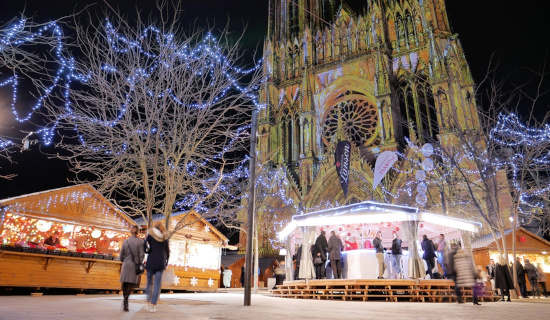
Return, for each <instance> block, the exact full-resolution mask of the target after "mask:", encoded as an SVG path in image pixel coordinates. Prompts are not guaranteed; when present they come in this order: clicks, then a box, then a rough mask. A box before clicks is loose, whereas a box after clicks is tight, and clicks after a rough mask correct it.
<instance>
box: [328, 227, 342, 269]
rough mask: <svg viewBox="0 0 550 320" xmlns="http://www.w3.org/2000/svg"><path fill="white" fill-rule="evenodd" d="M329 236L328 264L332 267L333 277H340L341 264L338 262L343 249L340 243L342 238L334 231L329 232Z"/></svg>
mask: <svg viewBox="0 0 550 320" xmlns="http://www.w3.org/2000/svg"><path fill="white" fill-rule="evenodd" d="M330 234H331V235H330V238H329V239H328V258H329V260H330V266H331V267H332V274H333V275H334V279H341V278H342V264H341V263H340V262H341V261H340V260H341V259H342V250H344V245H342V240H340V238H338V237H337V236H336V232H334V230H333V231H331V232H330Z"/></svg>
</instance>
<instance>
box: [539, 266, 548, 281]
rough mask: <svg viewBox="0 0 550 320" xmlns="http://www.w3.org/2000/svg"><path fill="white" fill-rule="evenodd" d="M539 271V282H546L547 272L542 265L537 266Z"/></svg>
mask: <svg viewBox="0 0 550 320" xmlns="http://www.w3.org/2000/svg"><path fill="white" fill-rule="evenodd" d="M537 272H538V274H539V279H538V282H546V273H544V271H542V269H541V268H540V267H538V268H537Z"/></svg>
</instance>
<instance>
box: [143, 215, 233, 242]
mask: <svg viewBox="0 0 550 320" xmlns="http://www.w3.org/2000/svg"><path fill="white" fill-rule="evenodd" d="M171 216H172V217H178V216H179V217H186V216H190V217H192V218H191V219H189V220H191V221H190V223H191V226H187V227H184V228H183V229H181V230H179V231H178V232H176V235H180V234H186V235H187V236H188V233H190V232H191V230H190V228H191V227H193V225H194V224H195V223H196V222H199V221H200V223H201V224H204V225H205V226H206V227H207V228H206V229H207V230H198V229H197V230H196V232H194V233H211V234H214V235H215V236H216V237H217V238H219V240H220V241H221V242H223V243H225V242H226V241H227V240H228V239H227V237H226V236H225V235H224V234H223V233H221V232H220V231H219V230H218V229H216V227H214V226H213V225H212V224H211V223H210V222H208V221H207V220H206V219H204V218H203V217H202V216H201V215H200V214H198V213H197V212H196V211H193V210H191V211H178V212H173V213H172V215H171ZM164 218H165V217H164V215H163V214H160V213H158V214H153V222H156V221H162V220H164ZM134 221H135V223H136V224H137V225H139V226H141V227H144V226H147V221H146V220H145V219H144V218H143V217H139V218H136V219H134ZM197 235H198V234H197ZM188 238H189V237H188ZM195 240H198V239H195Z"/></svg>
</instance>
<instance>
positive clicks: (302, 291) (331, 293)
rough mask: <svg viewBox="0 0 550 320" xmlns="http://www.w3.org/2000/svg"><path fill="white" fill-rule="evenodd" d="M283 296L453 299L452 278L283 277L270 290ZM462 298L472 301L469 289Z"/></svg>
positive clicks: (486, 298)
mask: <svg viewBox="0 0 550 320" xmlns="http://www.w3.org/2000/svg"><path fill="white" fill-rule="evenodd" d="M271 294H272V295H273V296H276V297H282V298H295V299H319V300H320V299H342V300H344V301H351V300H363V301H372V300H377V301H391V302H400V301H413V302H455V301H456V296H455V293H454V281H452V280H423V279H421V280H412V279H411V280H395V279H358V280H346V279H336V280H328V279H326V280H307V281H306V280H297V281H285V282H284V283H283V284H282V285H278V286H277V287H276V288H275V289H273V290H272V291H271ZM463 297H464V299H465V301H470V302H471V301H472V290H471V289H470V288H465V289H463ZM498 299H500V297H499V296H496V295H492V292H487V293H486V294H485V295H484V296H482V297H479V301H480V302H487V301H496V300H498Z"/></svg>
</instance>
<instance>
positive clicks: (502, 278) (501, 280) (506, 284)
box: [495, 257, 514, 301]
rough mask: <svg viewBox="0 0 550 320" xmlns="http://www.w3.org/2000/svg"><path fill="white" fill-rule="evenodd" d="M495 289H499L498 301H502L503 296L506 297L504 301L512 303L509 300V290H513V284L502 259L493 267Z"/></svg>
mask: <svg viewBox="0 0 550 320" xmlns="http://www.w3.org/2000/svg"><path fill="white" fill-rule="evenodd" d="M495 287H496V288H497V289H500V300H499V301H504V295H505V294H506V295H507V296H508V300H506V301H512V300H510V290H513V289H514V282H513V281H512V277H511V276H510V270H509V269H508V266H507V265H506V262H505V261H504V258H502V257H501V258H500V261H499V262H498V263H497V264H496V267H495Z"/></svg>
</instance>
